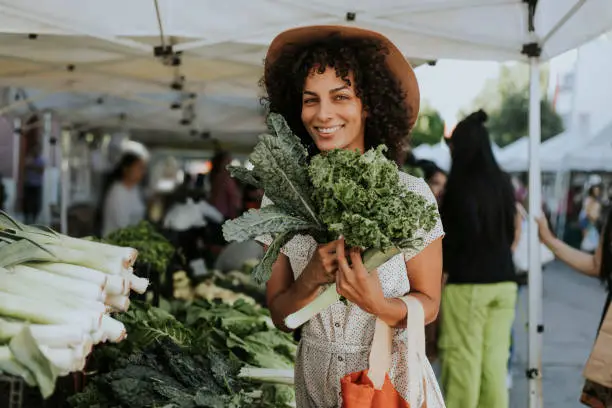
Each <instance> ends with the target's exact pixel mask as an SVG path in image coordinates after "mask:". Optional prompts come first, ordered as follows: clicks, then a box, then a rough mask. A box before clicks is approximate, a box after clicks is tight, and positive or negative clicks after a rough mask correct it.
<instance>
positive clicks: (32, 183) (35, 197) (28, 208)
mask: <svg viewBox="0 0 612 408" xmlns="http://www.w3.org/2000/svg"><path fill="white" fill-rule="evenodd" d="M44 173H45V159H44V158H43V157H42V149H41V146H40V143H38V142H34V143H33V144H32V146H31V147H30V148H29V149H28V151H27V152H26V156H25V163H24V181H23V216H24V221H25V223H26V224H33V223H35V222H36V219H37V218H38V215H39V214H40V210H41V208H42V198H43V197H42V195H43V182H44Z"/></svg>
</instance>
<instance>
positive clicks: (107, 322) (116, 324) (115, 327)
mask: <svg viewBox="0 0 612 408" xmlns="http://www.w3.org/2000/svg"><path fill="white" fill-rule="evenodd" d="M101 328H102V330H103V331H104V336H105V337H106V338H108V340H110V341H111V342H113V343H118V342H120V341H121V340H123V339H125V338H126V337H127V331H126V330H125V326H124V325H123V323H121V322H120V321H118V320H115V319H113V318H112V317H110V316H109V315H107V314H105V315H104V316H102V325H101Z"/></svg>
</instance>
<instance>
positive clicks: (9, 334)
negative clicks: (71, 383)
mask: <svg viewBox="0 0 612 408" xmlns="http://www.w3.org/2000/svg"><path fill="white" fill-rule="evenodd" d="M26 326H28V323H25V322H23V321H10V320H6V319H1V318H0V343H8V342H9V341H10V340H11V339H12V338H13V337H15V336H16V335H17V334H19V332H20V331H21V330H23V329H24V328H25V327H26ZM29 327H30V331H31V333H32V337H33V338H34V340H36V342H37V343H38V344H41V345H45V346H49V347H68V346H75V345H78V344H81V343H83V341H85V339H86V338H87V337H88V336H87V335H86V333H87V332H86V331H85V330H83V329H82V328H81V327H79V326H76V325H70V324H31V325H29Z"/></svg>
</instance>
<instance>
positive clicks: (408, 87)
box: [265, 26, 421, 128]
mask: <svg viewBox="0 0 612 408" xmlns="http://www.w3.org/2000/svg"><path fill="white" fill-rule="evenodd" d="M330 35H339V36H340V37H341V38H363V39H373V40H377V41H379V42H380V43H381V44H382V46H383V47H385V48H386V49H387V50H388V54H387V55H386V60H387V66H388V67H389V70H390V71H391V72H392V73H393V75H395V77H396V78H397V80H398V81H399V83H400V84H401V86H402V89H403V90H404V92H405V93H406V97H405V99H404V100H405V103H406V107H407V108H408V109H409V112H410V117H409V118H408V120H409V127H410V128H412V126H413V125H414V123H415V122H416V120H417V117H418V115H419V105H420V101H421V97H420V93H419V84H418V82H417V79H416V76H415V75H414V71H413V69H412V66H411V65H410V62H408V60H407V59H406V58H405V57H404V56H403V55H402V53H401V51H400V50H399V49H398V48H397V47H396V46H395V44H393V43H392V42H391V40H389V39H388V38H387V37H385V36H384V35H382V34H380V33H377V32H374V31H370V30H365V29H362V28H357V27H349V26H307V27H298V28H293V29H290V30H287V31H284V32H282V33H280V34H279V35H277V36H276V38H274V40H272V43H271V44H270V47H269V48H268V54H267V55H266V60H265V66H266V67H268V66H271V65H272V64H274V62H275V61H276V60H277V59H278V58H279V57H280V56H281V54H282V53H283V50H284V49H285V47H287V46H296V45H306V44H308V43H310V42H314V41H319V40H322V39H325V38H326V37H329V36H330ZM265 75H268V70H267V69H266V73H265Z"/></svg>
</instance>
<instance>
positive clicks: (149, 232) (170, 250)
mask: <svg viewBox="0 0 612 408" xmlns="http://www.w3.org/2000/svg"><path fill="white" fill-rule="evenodd" d="M102 241H103V242H106V243H108V244H112V245H118V246H125V247H130V248H134V249H136V250H138V259H137V262H138V263H139V264H145V265H150V266H151V267H152V268H153V269H154V270H155V271H157V272H160V273H163V272H165V271H166V269H167V268H168V263H169V262H170V260H171V259H172V256H173V255H174V252H175V248H174V246H172V244H171V243H170V241H168V240H167V239H166V238H165V237H164V236H163V235H162V234H160V233H159V232H157V231H156V230H155V227H154V226H153V225H152V224H151V223H150V222H148V221H141V222H140V223H138V224H137V225H134V226H131V227H126V228H121V229H119V230H117V231H115V232H112V233H110V234H109V235H108V236H107V237H105V238H104V239H103V240H102Z"/></svg>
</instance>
